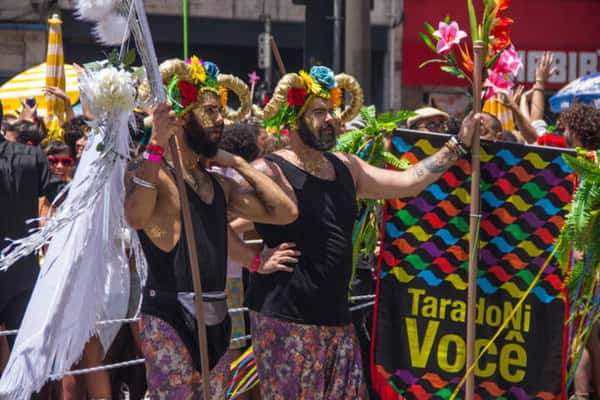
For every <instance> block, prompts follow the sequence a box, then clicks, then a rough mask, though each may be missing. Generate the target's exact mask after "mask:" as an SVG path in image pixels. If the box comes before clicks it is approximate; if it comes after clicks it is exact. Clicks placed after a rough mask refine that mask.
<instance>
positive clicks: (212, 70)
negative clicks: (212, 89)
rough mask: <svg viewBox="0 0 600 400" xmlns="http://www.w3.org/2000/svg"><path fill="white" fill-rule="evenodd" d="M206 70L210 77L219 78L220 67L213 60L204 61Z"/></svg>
mask: <svg viewBox="0 0 600 400" xmlns="http://www.w3.org/2000/svg"><path fill="white" fill-rule="evenodd" d="M204 70H205V71H206V75H207V76H208V77H210V78H213V79H217V76H219V67H217V64H215V63H213V62H210V61H204Z"/></svg>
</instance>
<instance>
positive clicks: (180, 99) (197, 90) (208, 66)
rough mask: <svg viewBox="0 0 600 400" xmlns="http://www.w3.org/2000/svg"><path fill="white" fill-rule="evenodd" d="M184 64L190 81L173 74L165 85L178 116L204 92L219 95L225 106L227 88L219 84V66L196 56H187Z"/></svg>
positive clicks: (189, 108)
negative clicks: (187, 68)
mask: <svg viewBox="0 0 600 400" xmlns="http://www.w3.org/2000/svg"><path fill="white" fill-rule="evenodd" d="M186 64H187V65H188V67H189V77H190V78H191V81H187V80H183V79H181V77H180V76H178V75H173V77H172V78H171V81H170V82H169V84H168V85H167V94H168V97H169V100H170V101H171V103H172V105H173V110H174V111H175V113H176V114H177V115H178V116H181V115H183V114H185V113H187V112H188V111H189V110H191V109H192V108H193V107H194V106H195V105H196V104H197V103H198V100H199V98H200V95H201V94H202V93H204V92H212V93H214V94H215V95H217V96H219V97H220V99H221V105H222V106H223V107H227V88H226V87H225V86H223V85H221V84H219V81H218V77H219V67H217V65H216V64H215V63H213V62H210V61H203V60H201V59H199V58H198V57H196V56H192V57H191V58H188V59H187V61H186Z"/></svg>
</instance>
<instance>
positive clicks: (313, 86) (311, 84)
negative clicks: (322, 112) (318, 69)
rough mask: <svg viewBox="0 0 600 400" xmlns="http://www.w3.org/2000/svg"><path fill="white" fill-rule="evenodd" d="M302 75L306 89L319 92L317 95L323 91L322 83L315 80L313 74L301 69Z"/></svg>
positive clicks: (315, 92) (314, 92)
mask: <svg viewBox="0 0 600 400" xmlns="http://www.w3.org/2000/svg"><path fill="white" fill-rule="evenodd" d="M300 77H301V78H302V80H303V81H304V84H305V85H306V89H307V90H308V91H309V92H310V93H313V94H317V95H318V94H320V93H321V85H319V82H317V81H315V80H314V78H313V77H312V76H310V75H309V74H307V73H306V72H305V71H300Z"/></svg>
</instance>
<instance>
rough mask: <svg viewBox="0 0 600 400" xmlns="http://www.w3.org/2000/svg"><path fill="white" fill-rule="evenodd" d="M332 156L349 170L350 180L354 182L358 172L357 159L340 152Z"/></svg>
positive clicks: (358, 162)
mask: <svg viewBox="0 0 600 400" xmlns="http://www.w3.org/2000/svg"><path fill="white" fill-rule="evenodd" d="M333 155H334V156H336V157H337V158H338V159H339V160H340V161H341V162H343V163H344V165H345V166H346V168H348V169H349V170H350V173H351V174H352V178H353V179H354V182H356V177H357V175H358V172H359V170H360V161H359V159H358V157H356V156H355V155H354V154H348V153H341V152H336V153H333Z"/></svg>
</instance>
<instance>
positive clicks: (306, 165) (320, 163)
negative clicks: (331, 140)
mask: <svg viewBox="0 0 600 400" xmlns="http://www.w3.org/2000/svg"><path fill="white" fill-rule="evenodd" d="M296 159H297V160H298V163H300V164H301V165H302V168H303V169H304V170H305V171H306V172H308V173H309V174H312V175H316V174H318V173H319V172H321V170H322V169H323V167H324V166H325V165H326V163H327V160H326V159H325V158H322V159H320V160H316V161H304V160H302V159H301V158H300V157H299V156H298V155H296Z"/></svg>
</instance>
